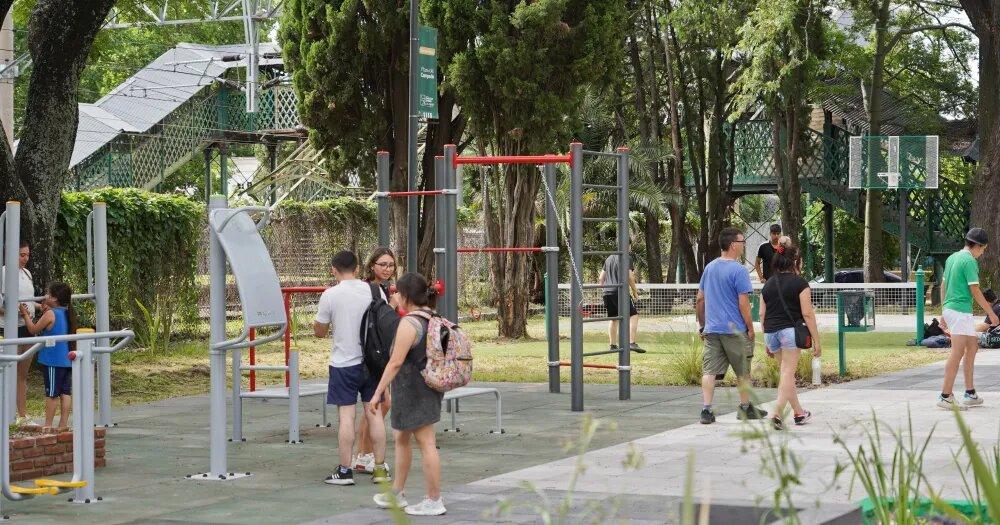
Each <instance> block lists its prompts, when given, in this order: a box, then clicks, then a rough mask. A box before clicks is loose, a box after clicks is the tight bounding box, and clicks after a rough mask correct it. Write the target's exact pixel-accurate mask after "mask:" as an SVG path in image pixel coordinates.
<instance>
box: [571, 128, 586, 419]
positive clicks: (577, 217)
mask: <svg viewBox="0 0 1000 525" xmlns="http://www.w3.org/2000/svg"><path fill="white" fill-rule="evenodd" d="M569 155H570V157H569V164H570V184H569V223H570V226H569V239H568V243H569V250H570V254H572V255H571V257H570V261H571V262H572V263H573V264H576V265H579V267H580V268H581V269H582V266H583V144H581V143H579V142H573V143H571V144H570V145H569ZM576 272H577V270H574V271H573V272H572V275H571V276H570V286H569V287H570V316H571V317H570V319H571V322H570V335H569V341H570V343H569V344H570V346H569V348H570V353H569V355H570V363H569V364H570V370H569V382H570V397H571V398H572V399H571V402H570V407H571V408H572V410H573V411H574V412H581V411H583V315H582V312H581V309H582V308H583V290H582V289H581V287H580V284H581V283H580V278H581V277H580V276H578V275H577V273H576Z"/></svg>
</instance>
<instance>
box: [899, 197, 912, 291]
mask: <svg viewBox="0 0 1000 525" xmlns="http://www.w3.org/2000/svg"><path fill="white" fill-rule="evenodd" d="M897 191H899V276H900V277H902V278H903V282H907V281H909V280H910V240H909V238H907V231H906V219H907V217H908V216H909V212H910V210H909V208H910V195H909V194H908V193H907V192H906V190H905V189H903V188H899V190H897Z"/></svg>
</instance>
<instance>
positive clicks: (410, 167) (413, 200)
mask: <svg viewBox="0 0 1000 525" xmlns="http://www.w3.org/2000/svg"><path fill="white" fill-rule="evenodd" d="M419 47H420V0H410V79H409V80H410V86H409V89H410V106H409V110H410V111H409V118H408V119H407V126H406V137H407V138H406V146H407V147H406V183H407V186H406V187H407V189H409V190H410V191H416V189H417V119H418V112H417V107H418V104H417V95H418V94H417V75H418V72H417V70H418V67H417V51H418V48H419ZM418 204H419V203H418V201H417V197H407V199H406V223H407V224H406V226H407V228H406V231H407V233H406V271H408V272H416V271H418V268H417V249H418V248H419V244H420V243H419V242H417V238H418V237H419V233H418V230H417V226H418V223H419V221H420V217H419V214H418V210H417V207H418Z"/></svg>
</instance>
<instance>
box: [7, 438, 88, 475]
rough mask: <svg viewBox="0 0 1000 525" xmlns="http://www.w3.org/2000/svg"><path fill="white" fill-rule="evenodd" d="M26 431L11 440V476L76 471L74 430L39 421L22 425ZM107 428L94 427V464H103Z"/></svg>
mask: <svg viewBox="0 0 1000 525" xmlns="http://www.w3.org/2000/svg"><path fill="white" fill-rule="evenodd" d="M19 433H21V434H26V435H22V436H20V437H17V438H12V439H11V440H10V479H11V481H24V480H26V479H35V478H41V477H45V476H54V475H56V474H66V473H71V472H73V431H72V430H64V431H52V430H49V429H46V430H45V431H43V430H42V427H40V426H38V425H26V426H24V427H21V429H20V431H19ZM104 433H105V429H103V428H95V429H94V438H95V439H94V467H103V466H104V465H105V458H104Z"/></svg>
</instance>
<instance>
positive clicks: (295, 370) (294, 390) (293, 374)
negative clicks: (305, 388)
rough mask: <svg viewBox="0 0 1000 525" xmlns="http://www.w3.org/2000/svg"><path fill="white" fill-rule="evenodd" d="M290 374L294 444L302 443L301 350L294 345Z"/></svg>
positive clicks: (290, 436) (290, 434)
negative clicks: (300, 401)
mask: <svg viewBox="0 0 1000 525" xmlns="http://www.w3.org/2000/svg"><path fill="white" fill-rule="evenodd" d="M236 352H239V350H237V351H236ZM288 376H289V377H288V442H289V443H291V444H293V445H294V444H296V443H302V439H301V438H299V394H300V393H299V383H300V377H299V351H298V350H297V349H296V348H295V347H294V345H293V347H292V348H291V349H290V350H289V351H288ZM362 417H363V415H362Z"/></svg>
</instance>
